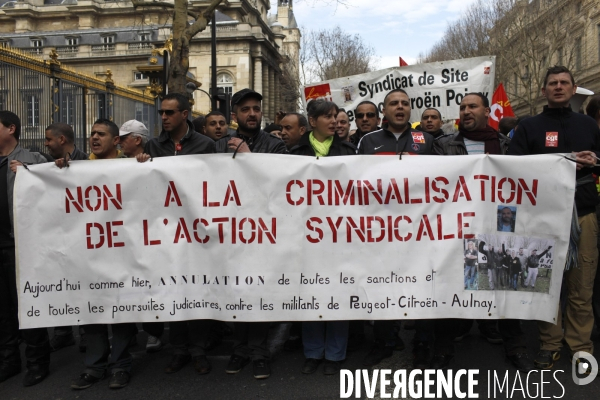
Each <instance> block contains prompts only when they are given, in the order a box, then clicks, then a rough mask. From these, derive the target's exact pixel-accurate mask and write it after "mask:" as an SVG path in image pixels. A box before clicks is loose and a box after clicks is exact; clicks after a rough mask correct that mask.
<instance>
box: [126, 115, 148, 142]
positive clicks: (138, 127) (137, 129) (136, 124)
mask: <svg viewBox="0 0 600 400" xmlns="http://www.w3.org/2000/svg"><path fill="white" fill-rule="evenodd" d="M130 133H136V134H138V135H141V136H143V137H146V138H147V137H148V128H146V125H144V124H142V123H141V122H140V121H137V120H135V119H132V120H131V121H127V122H125V123H124V124H123V125H121V129H119V136H126V135H129V134H130Z"/></svg>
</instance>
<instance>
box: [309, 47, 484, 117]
mask: <svg viewBox="0 0 600 400" xmlns="http://www.w3.org/2000/svg"><path fill="white" fill-rule="evenodd" d="M495 62H496V57H495V56H484V57H474V58H464V59H461V60H451V61H443V62H434V63H428V64H416V65H409V66H406V67H394V68H387V69H382V70H380V71H374V72H368V73H365V74H360V75H352V76H348V77H344V78H338V79H331V80H328V81H323V82H318V83H311V84H309V85H306V86H305V87H303V90H302V101H303V102H304V106H305V108H306V103H307V102H308V101H310V100H313V99H317V98H324V99H327V100H329V101H333V102H334V103H336V104H337V105H338V106H339V107H342V108H344V109H345V110H346V111H347V112H348V117H349V119H350V122H352V123H353V121H354V110H355V109H356V107H357V106H358V104H359V103H360V102H362V101H366V100H368V101H371V102H373V103H375V104H377V106H378V107H379V110H380V111H381V110H382V108H383V99H384V97H385V95H386V94H387V93H388V92H390V91H391V90H393V89H404V90H405V91H406V92H407V93H408V97H410V101H411V109H412V113H411V118H410V121H411V122H415V121H420V119H421V114H422V113H423V111H425V109H426V108H429V107H433V108H437V109H438V110H440V112H441V113H442V118H443V119H458V106H459V105H460V102H461V100H462V98H463V97H464V95H465V94H466V93H470V92H480V93H483V95H484V96H486V97H487V98H488V99H491V96H492V95H493V93H494V75H495V73H496V71H495ZM353 126H355V124H354V123H353Z"/></svg>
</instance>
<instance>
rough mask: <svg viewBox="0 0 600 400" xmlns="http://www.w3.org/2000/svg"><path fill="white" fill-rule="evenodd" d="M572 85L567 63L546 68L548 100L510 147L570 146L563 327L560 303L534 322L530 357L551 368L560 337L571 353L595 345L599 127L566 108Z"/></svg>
mask: <svg viewBox="0 0 600 400" xmlns="http://www.w3.org/2000/svg"><path fill="white" fill-rule="evenodd" d="M576 90H577V86H576V85H575V80H574V79H573V75H572V74H571V72H570V71H569V70H568V69H567V68H565V67H562V66H554V67H551V68H549V69H548V72H547V73H546V77H545V79H544V87H543V88H542V94H543V95H544V97H546V99H547V101H548V105H547V106H544V111H543V112H542V113H541V114H539V115H536V116H535V117H531V118H528V119H526V120H524V121H522V122H521V123H520V124H519V127H518V130H517V131H516V132H515V135H514V137H513V140H512V142H511V144H510V148H509V154H511V155H528V154H549V153H571V152H574V153H575V154H574V156H575V159H576V163H577V172H576V178H577V190H576V192H575V206H576V209H577V214H578V221H577V222H579V225H580V226H581V234H580V238H579V242H578V243H577V265H576V266H571V267H570V268H569V269H568V270H566V271H565V277H564V278H565V279H564V280H563V283H565V284H566V290H567V305H566V308H565V315H564V327H563V317H562V309H561V307H560V306H559V307H558V315H557V317H556V325H554V324H552V323H550V322H538V328H539V331H540V341H541V347H540V351H539V353H538V355H537V357H536V358H535V363H536V365H537V366H538V367H540V368H545V369H549V368H552V366H553V364H554V361H556V360H558V359H559V357H560V349H561V347H562V341H563V339H564V340H565V341H566V342H567V344H568V345H569V348H570V351H571V354H574V353H575V352H578V351H586V352H588V353H593V350H594V345H593V343H592V341H591V339H590V336H591V333H592V328H593V326H594V316H593V313H592V289H593V284H594V277H595V275H596V267H597V263H598V247H597V245H596V237H597V235H598V221H597V220H596V215H595V213H594V212H595V208H596V203H597V201H598V193H597V192H596V187H595V185H594V182H595V180H594V179H593V177H592V172H595V170H596V169H598V168H597V167H596V168H593V167H595V165H596V157H597V156H598V155H599V154H600V153H599V152H598V151H599V150H600V130H599V128H598V125H597V124H596V121H594V119H592V118H590V117H589V116H586V115H582V114H578V113H576V112H573V111H571V108H570V107H569V103H570V101H571V98H572V97H573V95H574V94H575V91H576ZM557 301H558V300H557ZM563 328H564V330H563Z"/></svg>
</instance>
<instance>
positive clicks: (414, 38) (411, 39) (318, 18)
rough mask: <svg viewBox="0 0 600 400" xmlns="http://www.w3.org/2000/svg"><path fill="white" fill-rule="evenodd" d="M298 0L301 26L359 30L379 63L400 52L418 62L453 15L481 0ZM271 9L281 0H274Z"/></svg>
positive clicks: (393, 60)
mask: <svg viewBox="0 0 600 400" xmlns="http://www.w3.org/2000/svg"><path fill="white" fill-rule="evenodd" d="M341 1H343V3H344V4H346V5H341V4H339V3H338V2H337V1H336V0H294V2H293V4H294V15H295V16H296V21H297V22H298V25H300V27H301V28H304V29H312V30H319V29H331V28H333V27H335V26H336V25H339V26H340V27H341V28H342V30H344V31H345V32H348V33H350V34H355V33H358V34H360V35H361V36H362V38H363V40H364V41H365V42H366V43H368V44H370V45H371V46H373V47H374V48H375V53H376V55H377V56H378V57H379V69H383V68H388V67H396V66H398V57H400V56H401V57H402V58H403V59H404V60H405V61H406V62H408V63H409V64H413V63H414V62H415V60H416V59H417V57H418V55H419V53H420V52H425V51H427V50H429V49H430V48H431V46H432V45H433V44H434V43H435V42H436V41H437V40H438V39H440V38H441V37H442V35H443V33H444V30H445V28H446V26H447V23H448V21H453V20H455V19H457V18H458V17H459V16H460V14H461V13H462V12H463V11H464V10H465V9H466V8H467V7H468V6H469V5H470V4H472V3H474V2H475V0H341ZM271 5H272V6H271V10H270V11H271V13H276V12H277V11H276V10H277V1H276V0H271Z"/></svg>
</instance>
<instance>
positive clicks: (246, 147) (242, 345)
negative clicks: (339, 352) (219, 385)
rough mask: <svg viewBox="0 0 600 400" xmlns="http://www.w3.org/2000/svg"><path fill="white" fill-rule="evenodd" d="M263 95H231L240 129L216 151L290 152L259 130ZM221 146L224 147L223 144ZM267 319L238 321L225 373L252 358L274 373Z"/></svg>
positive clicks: (264, 372) (259, 375)
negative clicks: (270, 361) (270, 360)
mask: <svg viewBox="0 0 600 400" xmlns="http://www.w3.org/2000/svg"><path fill="white" fill-rule="evenodd" d="M261 101H262V95H261V94H260V93H258V92H255V91H254V90H252V89H242V90H240V91H239V92H237V93H235V94H234V95H233V96H232V97H231V109H232V117H233V119H234V120H235V121H236V122H237V123H238V126H239V128H238V131H237V133H236V134H235V135H233V137H232V138H231V139H229V141H228V142H227V148H224V147H223V146H222V144H223V143H221V142H222V141H220V142H217V151H218V152H221V151H226V152H233V151H239V152H245V153H250V152H252V153H274V154H285V153H287V150H286V147H285V144H284V143H283V141H282V140H281V139H280V138H278V137H277V136H275V135H272V134H270V133H267V132H265V131H263V130H261V129H260V124H261V121H262V107H261ZM220 145H221V146H220ZM268 334H269V323H268V322H237V323H236V324H235V343H234V347H233V354H232V355H231V358H230V359H229V363H227V367H226V368H225V372H227V373H228V374H237V373H238V372H240V371H241V370H242V369H243V368H244V366H245V365H246V364H248V363H249V362H250V360H252V364H253V365H252V366H253V372H254V378H256V379H266V378H268V377H269V376H271V369H270V367H269V359H270V357H271V353H270V351H269V349H268V347H267V336H268Z"/></svg>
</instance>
